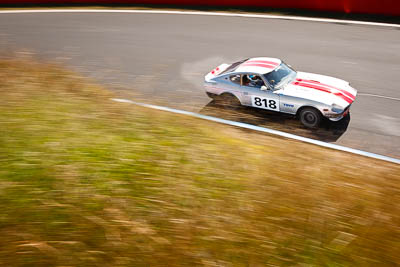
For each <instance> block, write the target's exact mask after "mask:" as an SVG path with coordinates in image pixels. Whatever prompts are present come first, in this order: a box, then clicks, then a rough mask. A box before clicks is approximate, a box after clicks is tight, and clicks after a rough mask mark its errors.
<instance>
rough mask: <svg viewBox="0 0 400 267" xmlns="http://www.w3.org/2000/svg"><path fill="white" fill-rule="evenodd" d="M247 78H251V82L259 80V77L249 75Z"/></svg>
mask: <svg viewBox="0 0 400 267" xmlns="http://www.w3.org/2000/svg"><path fill="white" fill-rule="evenodd" d="M247 77H249V80H251V81H256V80H257V77H256V75H254V74H250V75H247Z"/></svg>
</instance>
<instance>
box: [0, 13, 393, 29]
mask: <svg viewBox="0 0 400 267" xmlns="http://www.w3.org/2000/svg"><path fill="white" fill-rule="evenodd" d="M23 13H144V14H146V13H147V14H174V15H199V16H224V17H244V18H259V19H283V20H297V21H313V22H328V23H347V24H355V25H369V26H380V27H395V28H400V25H399V24H391V23H381V22H368V21H358V20H341V19H324V18H311V17H297V16H282V15H262V14H249V13H229V12H205V11H175V10H119V9H35V10H4V11H0V14H23Z"/></svg>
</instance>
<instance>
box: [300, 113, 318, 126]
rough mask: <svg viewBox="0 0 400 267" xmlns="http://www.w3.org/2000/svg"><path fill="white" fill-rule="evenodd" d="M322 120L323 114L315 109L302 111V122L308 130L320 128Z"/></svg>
mask: <svg viewBox="0 0 400 267" xmlns="http://www.w3.org/2000/svg"><path fill="white" fill-rule="evenodd" d="M321 119H322V118H321V113H320V112H319V111H318V110H316V109H315V108H304V109H302V110H301V111H300V121H301V123H302V124H303V125H304V126H306V127H307V128H316V127H318V126H319V124H320V123H321Z"/></svg>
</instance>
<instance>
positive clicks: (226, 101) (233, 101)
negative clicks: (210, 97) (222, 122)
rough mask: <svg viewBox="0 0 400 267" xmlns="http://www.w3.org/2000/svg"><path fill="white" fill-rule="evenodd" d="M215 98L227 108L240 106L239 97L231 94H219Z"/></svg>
mask: <svg viewBox="0 0 400 267" xmlns="http://www.w3.org/2000/svg"><path fill="white" fill-rule="evenodd" d="M215 100H216V101H217V103H218V104H220V105H222V106H224V107H228V108H238V107H240V106H241V104H240V101H239V99H237V98H236V96H234V95H231V94H222V95H219V96H218V97H217V98H216V99H215Z"/></svg>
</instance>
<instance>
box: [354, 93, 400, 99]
mask: <svg viewBox="0 0 400 267" xmlns="http://www.w3.org/2000/svg"><path fill="white" fill-rule="evenodd" d="M357 95H360V96H372V97H379V98H385V99H391V100H396V101H400V98H396V97H390V96H384V95H374V94H364V93H358V94H357Z"/></svg>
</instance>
